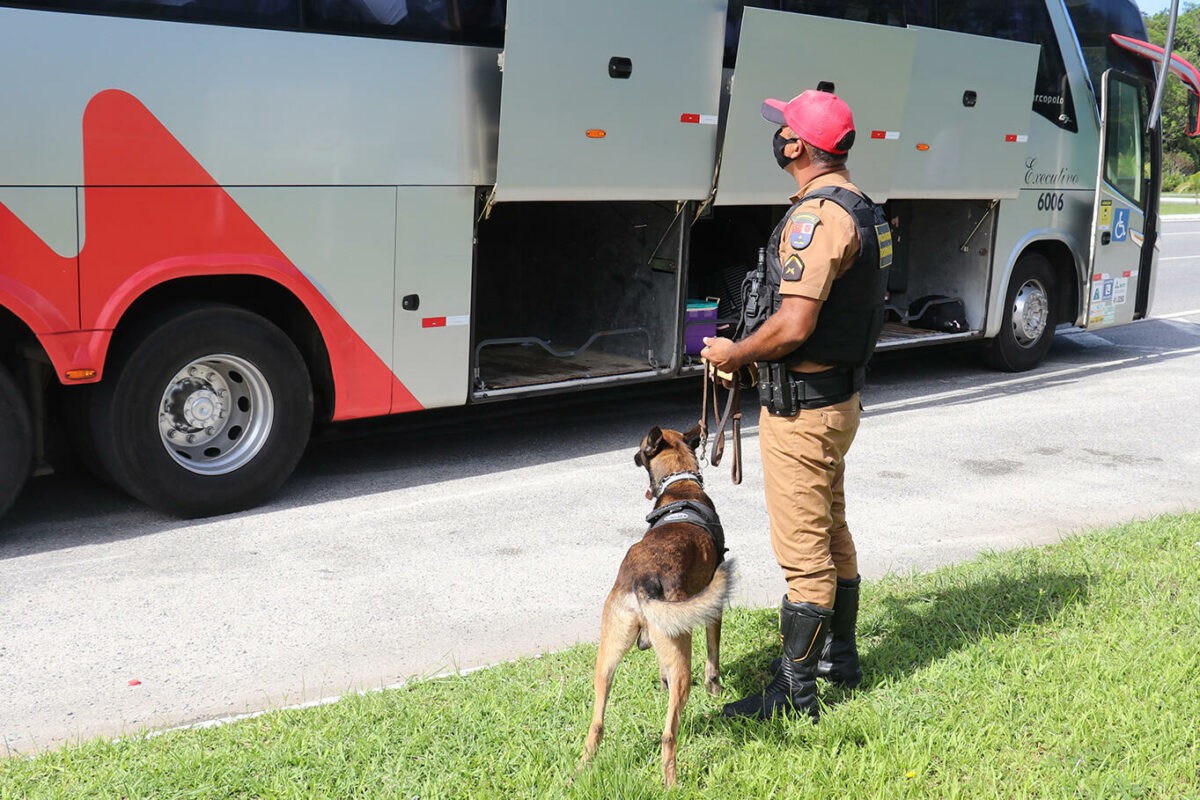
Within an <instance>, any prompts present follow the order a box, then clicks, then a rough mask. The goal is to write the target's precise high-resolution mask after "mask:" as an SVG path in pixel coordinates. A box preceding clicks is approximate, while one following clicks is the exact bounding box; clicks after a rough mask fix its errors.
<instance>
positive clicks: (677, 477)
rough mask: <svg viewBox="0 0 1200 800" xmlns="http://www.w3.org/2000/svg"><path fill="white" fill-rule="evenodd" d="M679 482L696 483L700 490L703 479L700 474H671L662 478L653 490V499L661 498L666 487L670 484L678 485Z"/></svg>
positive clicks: (702, 486)
mask: <svg viewBox="0 0 1200 800" xmlns="http://www.w3.org/2000/svg"><path fill="white" fill-rule="evenodd" d="M679 481H695V482H696V483H698V484H700V488H701V489H703V488H704V478H702V477H700V473H698V472H672V473H671V474H670V475H668V476H666V477H665V478H663V479H662V480H661V481H660V482H659V484H658V486H656V487H655V488H654V496H655V498H659V497H662V493H663V492H665V491H666V490H667V487H668V486H670V485H671V484H672V483H678V482H679Z"/></svg>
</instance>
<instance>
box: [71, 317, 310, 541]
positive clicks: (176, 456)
mask: <svg viewBox="0 0 1200 800" xmlns="http://www.w3.org/2000/svg"><path fill="white" fill-rule="evenodd" d="M131 333H132V335H129V336H125V337H123V339H122V341H123V342H125V343H127V344H126V345H125V346H123V347H119V348H118V350H117V352H115V353H114V354H113V357H112V360H110V361H109V366H108V367H107V368H106V369H107V374H106V376H105V379H104V380H103V381H101V383H100V384H99V385H98V386H96V389H95V392H94V393H93V395H92V398H91V402H90V404H89V414H88V424H89V426H90V429H91V435H92V442H93V452H94V453H95V456H96V459H97V461H98V462H99V466H100V467H102V468H103V470H104V472H105V473H107V474H108V475H109V476H111V478H112V480H113V481H114V482H115V483H116V484H117V485H118V486H120V487H121V488H122V489H124V490H125V491H126V492H128V493H129V494H131V495H133V496H134V497H136V498H138V499H139V500H141V501H142V502H144V503H146V504H147V505H149V506H151V507H152V508H155V509H158V510H159V511H162V512H164V513H167V514H172V515H175V516H179V517H185V518H192V517H204V516H209V515H212V514H224V513H229V512H233V511H241V510H243V509H246V508H251V507H253V506H255V505H258V504H259V503H261V502H263V501H264V500H266V499H267V498H269V497H270V496H271V495H273V494H274V493H275V492H276V491H278V489H279V487H280V486H282V485H283V482H284V481H285V480H287V478H288V476H289V475H291V473H292V470H294V469H295V467H296V464H297V463H298V462H299V460H300V456H301V455H302V454H303V452H304V448H305V446H306V445H307V443H308V437H309V434H310V432H311V427H312V416H313V395H312V385H311V382H310V379H309V374H308V369H307V367H306V366H305V363H304V359H303V358H302V357H301V356H300V353H299V351H298V350H297V349H296V346H295V345H294V344H293V343H292V341H291V340H290V339H289V338H288V337H287V336H286V335H285V334H284V333H283V331H281V330H280V329H279V328H278V327H276V326H275V325H274V324H272V323H271V322H269V321H267V320H265V319H263V318H262V317H260V316H258V315H256V314H252V313H250V312H249V311H245V310H243V309H239V308H235V307H233V306H225V305H214V304H205V305H196V306H186V307H180V308H176V309H173V312H172V313H170V314H168V315H163V316H160V317H158V318H157V319H155V320H151V321H149V322H147V323H146V324H144V325H142V326H140V327H139V328H138V329H137V330H135V331H132V332H131Z"/></svg>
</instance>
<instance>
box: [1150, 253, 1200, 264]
mask: <svg viewBox="0 0 1200 800" xmlns="http://www.w3.org/2000/svg"><path fill="white" fill-rule="evenodd" d="M1198 258H1200V253H1197V254H1196V255H1194V256H1167V257H1166V258H1160V259H1159V262H1160V263H1161V262H1163V261H1195V260H1196V259H1198Z"/></svg>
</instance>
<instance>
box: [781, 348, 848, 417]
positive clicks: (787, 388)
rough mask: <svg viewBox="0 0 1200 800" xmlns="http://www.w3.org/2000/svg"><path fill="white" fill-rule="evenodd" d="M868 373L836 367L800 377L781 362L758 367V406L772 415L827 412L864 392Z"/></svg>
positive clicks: (789, 415)
mask: <svg viewBox="0 0 1200 800" xmlns="http://www.w3.org/2000/svg"><path fill="white" fill-rule="evenodd" d="M865 377H866V370H865V369H863V368H862V367H834V368H833V369H828V370H825V371H824V372H813V373H805V374H799V373H795V372H792V371H791V370H789V369H788V368H787V364H785V363H783V362H780V361H772V362H764V363H760V364H759V365H758V402H759V403H760V404H761V405H762V406H763V407H764V408H766V409H767V411H769V412H770V413H771V414H774V415H775V416H779V417H792V416H795V415H796V414H797V413H799V411H800V410H801V409H810V408H824V407H826V406H832V405H834V404H836V403H840V402H842V401H844V400H849V399H850V398H851V397H853V396H854V393H855V392H857V391H859V390H860V389H862V387H863V381H864V379H865Z"/></svg>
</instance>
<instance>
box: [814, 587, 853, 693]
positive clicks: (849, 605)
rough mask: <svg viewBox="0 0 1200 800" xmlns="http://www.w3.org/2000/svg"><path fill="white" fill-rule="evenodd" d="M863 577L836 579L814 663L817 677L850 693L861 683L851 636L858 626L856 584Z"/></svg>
mask: <svg viewBox="0 0 1200 800" xmlns="http://www.w3.org/2000/svg"><path fill="white" fill-rule="evenodd" d="M861 581H862V577H861V576H859V577H856V578H852V579H850V580H846V579H845V578H838V579H837V595H836V596H835V599H834V601H833V619H832V620H831V621H830V624H829V635H828V636H827V637H826V639H825V647H824V648H823V649H822V651H821V658H820V660H819V661H817V677H818V678H824V679H825V680H827V681H829V682H830V683H832V684H836V685H838V686H844V687H845V688H847V689H853V688H855V687H857V686H858V685H859V684H860V683H862V669H861V668H860V667H859V665H858V644H857V642H856V639H855V636H854V630H855V627H856V626H857V624H858V584H859V583H860V582H861Z"/></svg>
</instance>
